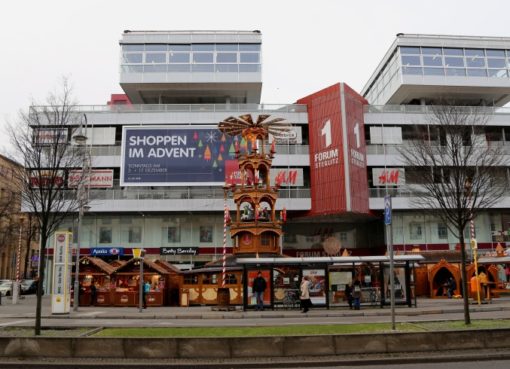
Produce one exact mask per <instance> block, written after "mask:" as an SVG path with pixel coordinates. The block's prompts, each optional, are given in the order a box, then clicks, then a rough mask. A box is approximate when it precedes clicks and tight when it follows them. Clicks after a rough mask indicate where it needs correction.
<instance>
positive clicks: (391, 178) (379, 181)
mask: <svg viewBox="0 0 510 369" xmlns="http://www.w3.org/2000/svg"><path fill="white" fill-rule="evenodd" d="M372 181H373V183H374V186H386V185H388V186H401V185H405V184H406V177H405V169H404V168H386V169H385V168H372Z"/></svg>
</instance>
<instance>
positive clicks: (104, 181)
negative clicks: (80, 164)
mask: <svg viewBox="0 0 510 369" xmlns="http://www.w3.org/2000/svg"><path fill="white" fill-rule="evenodd" d="M82 176H83V179H82ZM81 180H83V182H84V185H85V186H86V187H90V188H112V187H113V169H92V170H91V171H90V174H87V173H85V174H82V171H81V170H71V171H69V180H68V186H69V187H70V188H73V187H77V186H78V183H80V181H81Z"/></svg>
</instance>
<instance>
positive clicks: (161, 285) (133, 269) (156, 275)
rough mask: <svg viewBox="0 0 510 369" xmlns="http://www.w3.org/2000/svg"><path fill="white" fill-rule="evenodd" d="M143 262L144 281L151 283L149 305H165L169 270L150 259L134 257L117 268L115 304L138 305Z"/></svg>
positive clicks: (147, 298)
mask: <svg viewBox="0 0 510 369" xmlns="http://www.w3.org/2000/svg"><path fill="white" fill-rule="evenodd" d="M142 262H143V283H144V284H145V283H149V285H150V292H149V293H148V294H147V296H146V300H147V306H163V301H164V295H165V292H166V277H167V275H168V274H170V272H168V271H167V270H166V269H165V268H163V267H162V266H161V265H158V264H156V263H155V262H154V261H150V260H148V259H139V258H133V259H131V260H128V261H127V262H126V263H125V264H124V265H121V266H119V267H118V268H117V269H116V270H115V294H114V301H113V305H115V306H137V305H138V301H139V286H140V284H139V282H140V263H142Z"/></svg>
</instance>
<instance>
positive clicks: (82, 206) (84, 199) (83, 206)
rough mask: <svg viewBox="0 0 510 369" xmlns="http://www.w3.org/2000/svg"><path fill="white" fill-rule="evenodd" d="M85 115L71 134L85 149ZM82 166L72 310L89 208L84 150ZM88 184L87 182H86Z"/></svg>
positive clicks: (74, 306)
mask: <svg viewBox="0 0 510 369" xmlns="http://www.w3.org/2000/svg"><path fill="white" fill-rule="evenodd" d="M87 123H88V121H87V115H86V114H83V117H82V120H81V122H80V127H79V129H78V131H77V132H76V134H75V135H74V136H73V140H74V142H75V143H76V145H77V146H78V147H80V149H82V150H85V145H86V142H87V125H88V124H87ZM82 154H84V155H83V157H82V168H81V176H80V181H79V183H78V191H77V197H78V205H79V208H78V230H77V233H78V236H77V238H76V257H75V263H74V287H73V288H74V297H73V298H74V305H73V310H74V311H78V306H79V305H80V301H79V299H80V291H79V290H80V280H79V279H80V237H81V228H82V220H83V215H84V213H85V212H87V211H88V210H90V206H89V205H88V193H87V191H86V189H85V183H84V179H85V177H84V175H85V173H87V179H88V180H90V179H89V178H88V174H89V161H88V158H87V155H86V154H85V152H82ZM87 185H88V184H87Z"/></svg>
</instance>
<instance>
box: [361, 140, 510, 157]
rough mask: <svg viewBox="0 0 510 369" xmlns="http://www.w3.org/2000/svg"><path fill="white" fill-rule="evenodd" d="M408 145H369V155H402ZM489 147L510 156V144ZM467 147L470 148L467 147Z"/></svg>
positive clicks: (491, 143) (497, 144)
mask: <svg viewBox="0 0 510 369" xmlns="http://www.w3.org/2000/svg"><path fill="white" fill-rule="evenodd" d="M436 142H437V145H435V146H437V149H436V152H437V153H438V154H440V153H441V151H442V150H440V149H439V147H440V146H439V142H438V141H436ZM431 144H432V146H434V143H433V142H431ZM407 145H408V144H407V143H406V141H405V140H404V141H403V142H402V145H393V144H388V145H381V144H368V145H367V155H384V153H386V154H387V155H399V154H400V152H399V149H402V148H405V147H406V146H407ZM489 145H491V147H496V146H499V147H500V148H501V153H502V154H506V155H510V142H504V141H490V142H489ZM493 145H494V146H493ZM465 147H466V148H468V147H469V146H465ZM498 150H499V149H498Z"/></svg>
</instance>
